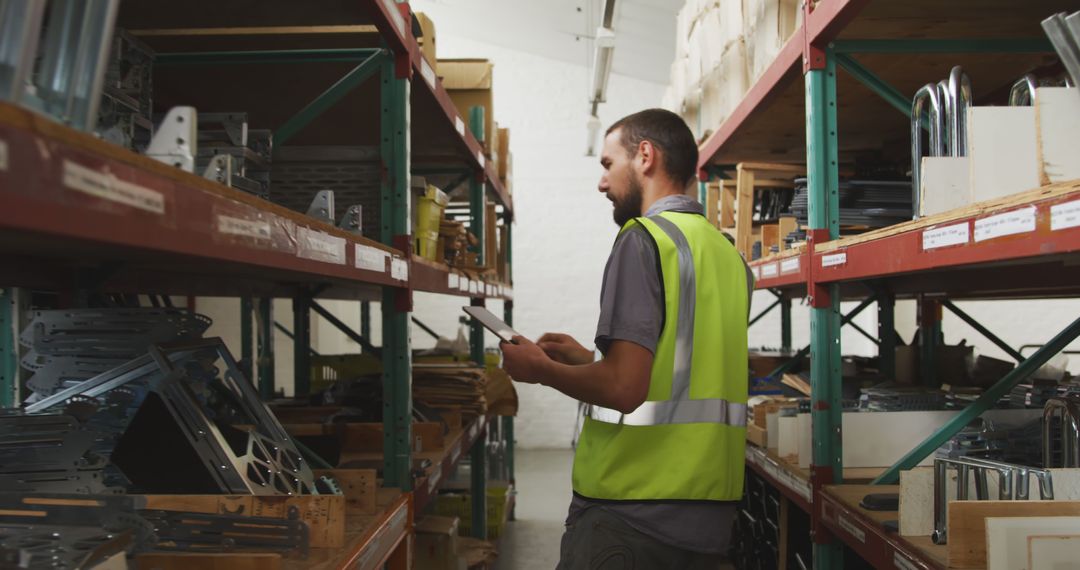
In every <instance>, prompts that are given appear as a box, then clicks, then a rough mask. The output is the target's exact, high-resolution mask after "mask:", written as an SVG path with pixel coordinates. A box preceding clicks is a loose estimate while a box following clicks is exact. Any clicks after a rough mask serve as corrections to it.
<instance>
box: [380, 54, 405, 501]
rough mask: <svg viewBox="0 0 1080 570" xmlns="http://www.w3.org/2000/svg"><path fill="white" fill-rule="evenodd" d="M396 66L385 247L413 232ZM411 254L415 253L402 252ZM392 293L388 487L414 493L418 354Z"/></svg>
mask: <svg viewBox="0 0 1080 570" xmlns="http://www.w3.org/2000/svg"><path fill="white" fill-rule="evenodd" d="M394 67H395V66H394V62H393V61H392V60H390V59H387V60H384V61H383V63H382V65H381V69H380V72H379V81H380V99H379V105H380V117H379V131H380V134H381V136H380V141H381V142H380V148H379V151H380V155H381V157H382V161H383V165H384V167H385V175H384V176H383V178H382V218H381V219H382V228H381V231H380V236H381V241H382V242H383V243H385V244H387V245H394V244H395V242H396V241H397V240H400V239H403V238H402V236H408V235H409V234H410V233H411V232H410V231H409V230H410V220H411V215H410V205H409V201H410V194H411V192H410V189H409V182H410V148H411V144H410V138H409V120H410V115H411V111H410V107H409V91H410V88H411V86H410V84H409V81H408V80H407V79H404V78H401V77H398V76H397V73H396V72H395V68H394ZM402 249H403V250H404V251H411V250H412V248H411V247H408V246H407V247H404V248H402ZM400 300H401V299H399V294H398V292H397V291H394V290H392V289H389V288H384V289H383V295H382V330H383V348H382V350H383V353H382V360H383V379H382V381H383V461H384V464H383V484H384V485H385V486H387V487H400V488H401V489H403V490H405V491H409V490H412V488H413V478H412V474H411V470H412V354H411V351H410V347H411V346H412V342H411V339H410V330H409V329H410V327H409V312H410V311H411V306H410V305H411V300H409V301H410V302H407V303H404V304H402V305H399V301H400Z"/></svg>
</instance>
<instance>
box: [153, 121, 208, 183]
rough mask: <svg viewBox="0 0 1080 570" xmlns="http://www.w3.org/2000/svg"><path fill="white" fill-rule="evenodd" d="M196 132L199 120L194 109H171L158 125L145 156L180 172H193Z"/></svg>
mask: <svg viewBox="0 0 1080 570" xmlns="http://www.w3.org/2000/svg"><path fill="white" fill-rule="evenodd" d="M198 131H199V119H198V113H196V112H195V107H173V108H172V109H169V112H168V113H166V114H165V118H164V119H163V120H162V121H161V124H160V125H158V128H157V131H156V132H155V133H154V136H153V138H151V139H150V146H148V147H146V153H145V154H146V156H149V157H150V158H153V159H154V160H157V161H159V162H164V163H165V164H171V165H172V166H175V167H177V168H179V169H181V170H184V171H187V172H195V155H196V154H197V153H198V144H199V143H198V141H199V139H198Z"/></svg>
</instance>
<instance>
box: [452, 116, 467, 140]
mask: <svg viewBox="0 0 1080 570" xmlns="http://www.w3.org/2000/svg"><path fill="white" fill-rule="evenodd" d="M454 128H456V129H457V133H458V134H459V135H461V136H465V121H462V120H461V117H454Z"/></svg>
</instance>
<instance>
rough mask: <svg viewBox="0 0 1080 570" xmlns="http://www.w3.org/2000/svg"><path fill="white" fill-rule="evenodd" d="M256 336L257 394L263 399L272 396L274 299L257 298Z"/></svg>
mask: <svg viewBox="0 0 1080 570" xmlns="http://www.w3.org/2000/svg"><path fill="white" fill-rule="evenodd" d="M255 322H256V324H257V329H258V330H257V331H256V338H257V339H258V343H257V344H258V347H257V351H258V356H257V358H258V366H257V370H258V375H259V395H260V396H262V398H263V399H264V400H268V399H270V398H272V397H274V300H273V299H270V298H267V297H262V298H260V299H259V312H258V314H257V316H256V319H255Z"/></svg>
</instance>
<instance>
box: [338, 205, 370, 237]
mask: <svg viewBox="0 0 1080 570" xmlns="http://www.w3.org/2000/svg"><path fill="white" fill-rule="evenodd" d="M363 213H364V207H363V206H362V205H360V204H353V205H352V206H349V209H348V210H345V215H344V216H342V217H341V221H340V222H338V227H339V228H341V229H343V230H345V231H347V232H349V233H352V234H356V235H358V236H359V235H363V234H364V220H363Z"/></svg>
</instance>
